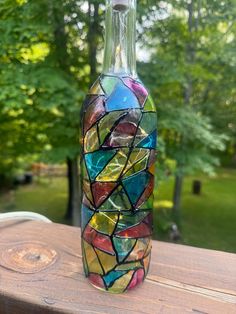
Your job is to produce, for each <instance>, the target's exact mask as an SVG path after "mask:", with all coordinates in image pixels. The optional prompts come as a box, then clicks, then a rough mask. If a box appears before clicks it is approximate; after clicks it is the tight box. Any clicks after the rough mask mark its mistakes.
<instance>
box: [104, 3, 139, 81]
mask: <svg viewBox="0 0 236 314" xmlns="http://www.w3.org/2000/svg"><path fill="white" fill-rule="evenodd" d="M135 38H136V0H106V36H105V51H104V60H103V74H115V75H129V76H132V77H136V76H137V74H136V52H135Z"/></svg>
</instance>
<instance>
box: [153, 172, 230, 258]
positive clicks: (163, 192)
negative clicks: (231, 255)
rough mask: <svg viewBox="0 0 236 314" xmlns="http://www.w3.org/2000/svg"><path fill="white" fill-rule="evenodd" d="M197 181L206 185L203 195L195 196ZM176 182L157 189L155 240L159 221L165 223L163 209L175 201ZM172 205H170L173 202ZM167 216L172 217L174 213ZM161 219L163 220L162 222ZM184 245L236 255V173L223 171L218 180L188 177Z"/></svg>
mask: <svg viewBox="0 0 236 314" xmlns="http://www.w3.org/2000/svg"><path fill="white" fill-rule="evenodd" d="M193 179H200V180H201V181H202V194H201V195H200V196H197V195H193V194H192V193H191V188H192V181H193ZM173 185H174V180H173V178H171V179H170V180H168V181H166V182H163V183H161V184H160V186H159V187H158V188H157V192H156V201H155V219H154V230H155V231H154V236H155V238H156V237H157V238H159V239H164V240H165V236H163V234H162V233H161V232H158V230H157V229H158V228H157V225H158V219H163V211H162V210H160V208H163V207H165V206H163V205H165V204H167V205H169V204H168V201H170V200H171V199H172V191H173ZM169 203H170V202H169ZM164 213H166V215H167V216H168V217H169V215H168V214H169V213H170V209H165V210H164ZM158 216H159V218H158ZM181 234H182V240H181V242H182V243H184V244H187V245H192V246H197V247H203V248H210V249H214V250H222V251H229V252H236V170H235V169H220V170H219V171H218V172H217V176H216V177H214V178H209V177H207V176H204V175H202V176H199V177H188V178H185V180H184V186H183V195H182V204H181Z"/></svg>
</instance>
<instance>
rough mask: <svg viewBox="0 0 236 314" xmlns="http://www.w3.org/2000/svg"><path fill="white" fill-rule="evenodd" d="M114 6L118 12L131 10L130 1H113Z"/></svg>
mask: <svg viewBox="0 0 236 314" xmlns="http://www.w3.org/2000/svg"><path fill="white" fill-rule="evenodd" d="M112 6H113V9H114V10H116V11H126V10H127V9H128V8H129V0H112Z"/></svg>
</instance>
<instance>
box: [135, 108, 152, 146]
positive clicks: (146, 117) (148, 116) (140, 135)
mask: <svg viewBox="0 0 236 314" xmlns="http://www.w3.org/2000/svg"><path fill="white" fill-rule="evenodd" d="M156 125H157V116H156V113H155V112H144V113H143V116H142V119H141V122H140V124H139V128H138V131H137V134H136V138H135V141H134V145H137V144H138V143H139V142H141V141H142V140H143V139H145V138H146V137H147V136H149V135H150V134H151V133H152V132H153V131H155V129H156Z"/></svg>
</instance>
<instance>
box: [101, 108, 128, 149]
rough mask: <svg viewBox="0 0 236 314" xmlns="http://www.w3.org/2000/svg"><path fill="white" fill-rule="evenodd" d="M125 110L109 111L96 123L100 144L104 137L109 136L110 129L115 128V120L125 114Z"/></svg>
mask: <svg viewBox="0 0 236 314" xmlns="http://www.w3.org/2000/svg"><path fill="white" fill-rule="evenodd" d="M127 113H128V112H127V111H116V112H110V113H109V114H107V115H105V116H104V117H103V118H102V119H101V120H100V121H99V123H98V128H99V137H100V142H101V144H102V143H103V142H104V140H105V138H106V137H109V135H110V133H111V132H112V129H113V128H115V126H116V124H115V123H117V121H118V120H120V119H122V117H125V116H126V115H127Z"/></svg>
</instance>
